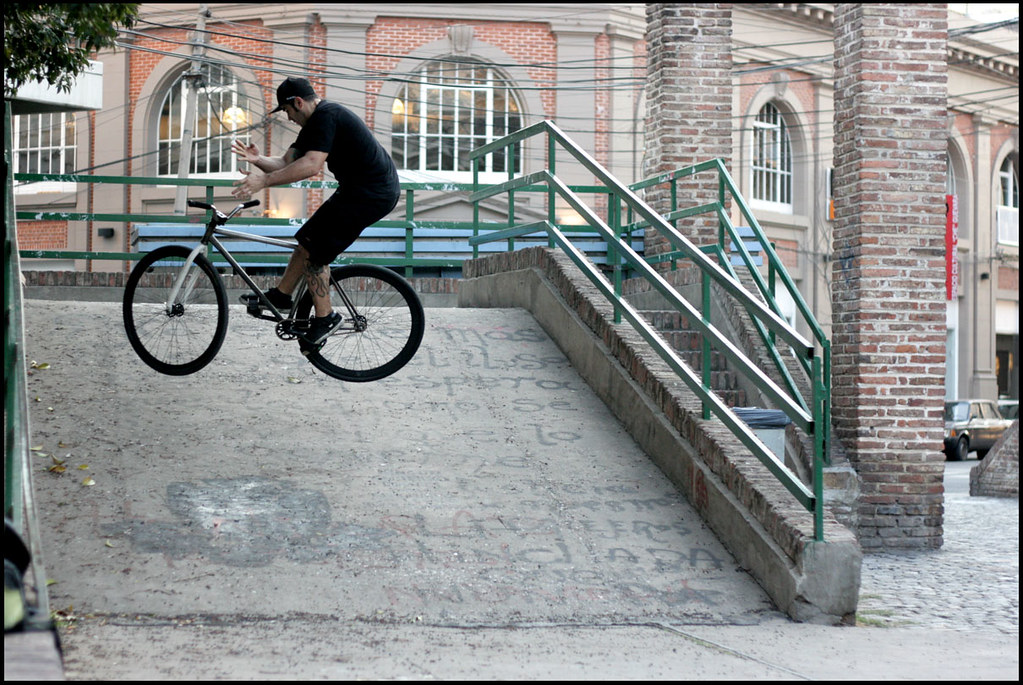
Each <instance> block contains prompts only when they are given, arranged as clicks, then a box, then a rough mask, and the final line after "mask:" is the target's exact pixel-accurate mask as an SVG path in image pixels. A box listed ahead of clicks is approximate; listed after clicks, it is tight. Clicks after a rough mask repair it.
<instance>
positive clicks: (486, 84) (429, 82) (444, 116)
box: [391, 60, 524, 183]
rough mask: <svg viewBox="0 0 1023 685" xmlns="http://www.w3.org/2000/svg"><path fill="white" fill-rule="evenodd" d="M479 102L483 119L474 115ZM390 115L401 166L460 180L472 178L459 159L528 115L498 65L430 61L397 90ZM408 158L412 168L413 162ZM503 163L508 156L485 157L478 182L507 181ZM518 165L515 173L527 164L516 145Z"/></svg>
mask: <svg viewBox="0 0 1023 685" xmlns="http://www.w3.org/2000/svg"><path fill="white" fill-rule="evenodd" d="M470 69H471V70H473V71H475V70H478V69H482V70H484V77H483V78H482V79H476V78H472V77H466V75H465V71H468V70H470ZM470 76H472V75H471V74H470ZM502 96H503V98H502ZM481 97H482V98H483V102H482V103H480V101H479V99H480V98H481ZM502 101H503V105H502V104H501V102H502ZM480 104H481V105H482V109H483V112H484V116H483V117H477V116H476V113H477V112H478V110H479V109H480V107H479V105H480ZM466 105H468V107H466ZM391 115H392V119H391V154H392V157H394V159H395V162H396V163H397V165H398V168H399V170H401V171H406V172H411V173H413V174H421V175H424V176H434V177H437V178H440V179H444V180H448V181H452V182H456V183H469V182H472V180H473V175H472V166H471V163H470V164H469V165H468V168H462V169H460V168H459V167H460V166H461V164H460V163H459V162H460V159H461V160H464V159H467V157H466V155H467V153H468V152H469V151H470V150H472V149H474V148H477V147H480V146H482V145H484V144H486V143H489V142H491V141H493V140H496V139H498V138H502V137H504V136H505V135H508V134H509V133H512V132H514V131H515V130H517V129H518V128H521V126H522V122H523V119H524V115H523V112H522V104H521V101H520V99H519V98H518V97H517V96H516V94H515V92H514V91H513V90H512V89H511V88H510V86H509V85H508V82H507V81H506V80H505V79H504V78H503V77H502V76H501V75H500V74H499V73H498V72H497V71H496V69H495V68H494V67H492V66H490V65H488V64H486V63H485V62H481V61H476V60H438V61H434V62H431V63H429V64H427V65H426V66H425V67H423V68H422V69H421V70H420V71H419V72H418V73H417V74H416V75H415V76H414V77H413V78H412V79H411V80H410V82H409V83H408V84H406V85H405V86H404V87H402V88H401V90H400V91H399V92H398V95H397V96H396V97H395V98H394V100H393V101H392V108H391ZM480 123H482V127H481V130H480V129H478V125H479V124H480ZM431 143H435V145H431ZM446 158H447V160H448V161H447V162H446ZM410 160H413V161H414V166H411V167H410V166H409V161H410ZM504 162H505V158H504V155H488V156H487V157H486V158H484V159H483V160H481V167H480V175H479V178H480V180H481V181H483V182H487V183H492V182H499V181H500V180H502V179H507V178H508V170H507V167H505V166H503V163H504ZM443 167H450V168H443ZM515 167H516V173H519V172H521V170H522V168H523V160H522V145H521V144H518V145H517V146H516V149H515Z"/></svg>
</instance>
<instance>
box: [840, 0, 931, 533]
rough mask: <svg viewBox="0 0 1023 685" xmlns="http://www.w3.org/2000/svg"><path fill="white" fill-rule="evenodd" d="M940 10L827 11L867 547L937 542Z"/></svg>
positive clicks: (853, 430) (848, 415) (849, 418)
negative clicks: (830, 14) (832, 52)
mask: <svg viewBox="0 0 1023 685" xmlns="http://www.w3.org/2000/svg"><path fill="white" fill-rule="evenodd" d="M947 21H948V20H947V9H946V6H945V5H943V4H933V5H926V4H914V3H902V4H839V5H836V9H835V174H834V181H835V187H834V192H835V221H834V227H833V230H834V236H833V238H834V255H835V256H834V266H833V284H832V290H833V294H832V297H833V313H832V316H833V333H832V367H833V373H832V401H833V418H834V421H835V433H836V437H838V438H839V439H841V440H842V442H843V443H844V445H845V447H846V448H847V450H848V452H849V457H850V460H851V461H852V464H853V466H854V467H855V468H856V470H857V471H858V472H859V475H860V477H861V479H862V488H861V497H860V502H859V522H860V527H859V531H858V532H859V537H860V543H861V545H862V546H863V548H864V549H865V550H870V549H883V548H936V547H940V546H941V543H942V496H943V485H942V473H943V467H944V463H943V462H944V456H943V455H942V453H941V451H940V450H941V446H942V435H943V422H942V406H943V398H944V376H945V299H944V297H945V291H944V278H945V274H944V266H943V261H942V260H943V256H944V228H943V227H944V223H945V173H946V171H945V152H946V149H947V132H946V128H947V119H946V95H947V58H946V44H947V39H948V23H947Z"/></svg>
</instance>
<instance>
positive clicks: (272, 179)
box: [231, 148, 327, 198]
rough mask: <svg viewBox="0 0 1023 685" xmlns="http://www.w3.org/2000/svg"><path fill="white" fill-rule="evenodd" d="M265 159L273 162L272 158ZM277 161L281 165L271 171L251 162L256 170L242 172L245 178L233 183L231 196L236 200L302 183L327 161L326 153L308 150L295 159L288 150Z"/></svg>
mask: <svg viewBox="0 0 1023 685" xmlns="http://www.w3.org/2000/svg"><path fill="white" fill-rule="evenodd" d="M261 159H262V158H261ZM265 159H268V160H269V161H271V162H272V161H273V158H265ZM279 159H280V160H281V161H282V162H283V165H281V166H277V165H276V164H274V165H272V166H274V167H276V168H271V169H263V168H262V167H260V165H259V164H256V163H255V162H253V164H254V166H255V167H256V168H255V169H252V170H250V171H243V172H242V173H243V174H245V178H243V179H241V180H240V181H235V184H234V185H235V189H234V190H232V191H231V194H232V195H234V196H235V197H237V198H244V197H251V196H252V195H254V194H255V193H258V192H259V191H260V190H262V189H263V188H269V187H270V186H278V185H286V184H288V183H295V182H296V181H304V180H305V179H307V178H310V177H312V176H315V175H316V174H318V173H319V172H320V170H321V169H323V165H324V164H325V163H326V161H327V153H326V152H319V151H316V150H310V151H309V152H306V153H305V154H304V155H302V156H301V157H296V156H295V149H294V148H289V149H288V151H287V153H285V155H284V157H281V158H279ZM268 166H271V165H268Z"/></svg>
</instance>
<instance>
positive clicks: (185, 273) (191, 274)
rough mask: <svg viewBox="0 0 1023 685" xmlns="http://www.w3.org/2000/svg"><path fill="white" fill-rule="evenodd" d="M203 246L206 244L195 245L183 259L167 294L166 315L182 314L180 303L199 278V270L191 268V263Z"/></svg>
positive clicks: (186, 297)
mask: <svg viewBox="0 0 1023 685" xmlns="http://www.w3.org/2000/svg"><path fill="white" fill-rule="evenodd" d="M205 248H206V246H205V245H203V244H202V243H199V244H198V245H196V246H195V247H194V248H193V249H192V251H191V252H190V253H189V255H188V258H187V259H185V263H184V264H183V265H182V266H181V271H179V272H178V275H177V278H175V279H174V285H173V286H172V287H171V290H170V293H168V294H167V302H166V303H165V305H164V307H165V309H166V310H167V316H180V315H181V314H182V309H181V303H182V302H184V301H185V300H186V299H188V296H189V295H191V293H192V288H194V287H195V282H196V280H197V279H198V278H199V270H198V269H193V268H192V265H193V264H194V263H195V258H196V257H197V256H198V255H199V253H200V252H202V251H203V250H204V249H205ZM179 294H180V297H179Z"/></svg>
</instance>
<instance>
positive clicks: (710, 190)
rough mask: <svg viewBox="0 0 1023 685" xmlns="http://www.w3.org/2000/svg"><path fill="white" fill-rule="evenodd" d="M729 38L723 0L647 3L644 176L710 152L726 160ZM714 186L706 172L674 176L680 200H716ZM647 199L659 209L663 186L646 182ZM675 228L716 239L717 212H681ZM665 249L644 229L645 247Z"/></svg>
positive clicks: (664, 200) (663, 208)
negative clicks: (697, 214)
mask: <svg viewBox="0 0 1023 685" xmlns="http://www.w3.org/2000/svg"><path fill="white" fill-rule="evenodd" d="M731 41H732V11H731V5H730V4H728V3H708V4H666V3H651V4H649V5H647V56H648V61H647V83H648V92H647V117H646V134H645V135H646V141H645V142H646V159H645V163H644V168H643V176H644V178H649V177H650V176H653V175H655V174H658V173H662V172H667V171H672V170H675V169H678V168H680V167H685V166H690V165H692V164H696V163H698V162H704V161H707V160H708V159H715V158H718V159H723V160H725V165H726V167H730V166H731V163H730V161H731V157H732V127H733V121H732V81H731V79H732V75H731V69H732V52H731ZM717 187H718V184H717V177H716V176H715V175H713V174H701V175H699V176H698V177H697V176H694V177H690V178H689V179H687V180H685V182H681V181H680V182H679V184H678V202H679V205H680V206H683V207H689V206H693V205H700V204H705V203H709V202H715V201H717ZM647 201H648V202H649V203H650V204H651V206H652V207H653V208H654V209H656V210H657V211H658V212H660V213H662V214H664V213H667V212H668V211H669V209H670V204H669V196H668V190H667V188H666V187H658V188H652V189H650V190H649V191H648V192H647ZM678 228H679V231H680V232H681V233H682V234H683V235H685V236H686V237H687V238H689V239H690V240H692V241H693V242H694V243H695V244H697V245H705V244H709V243H713V242H714V241H715V238H716V231H717V219H716V217H710V216H707V215H704V216H700V217H696V218H694V219H686V220H684V221H683V222H680V225H679V226H678ZM669 249H670V248H669V246H668V245H667V244H666V243H665V242H664V241H663V239H661V238H659V237H657V236H655V235H654V234H651V235H649V236H648V238H647V243H646V253H647V254H648V255H651V256H652V255H656V254H661V253H663V252H665V251H667V250H669Z"/></svg>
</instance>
